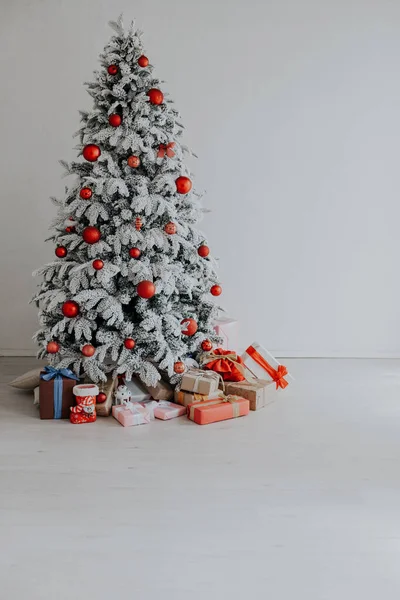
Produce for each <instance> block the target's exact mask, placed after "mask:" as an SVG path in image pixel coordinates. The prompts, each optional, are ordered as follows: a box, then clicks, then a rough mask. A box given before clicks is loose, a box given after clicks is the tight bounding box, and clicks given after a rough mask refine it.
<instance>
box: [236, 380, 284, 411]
mask: <svg viewBox="0 0 400 600" xmlns="http://www.w3.org/2000/svg"><path fill="white" fill-rule="evenodd" d="M272 384H273V382H272V381H271V380H269V381H267V380H264V379H250V380H249V381H227V382H226V383H225V392H226V393H227V394H233V395H235V396H241V397H242V398H246V400H248V401H249V403H250V410H259V409H260V408H264V406H267V404H270V403H271V402H273V401H274V399H275V398H274V394H273V393H272V390H271V386H272Z"/></svg>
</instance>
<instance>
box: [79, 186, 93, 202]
mask: <svg viewBox="0 0 400 600" xmlns="http://www.w3.org/2000/svg"><path fill="white" fill-rule="evenodd" d="M79 195H80V197H81V198H82V199H83V200H90V198H91V197H92V195H93V192H92V190H91V189H90V188H89V187H84V188H82V189H81V191H80V192H79Z"/></svg>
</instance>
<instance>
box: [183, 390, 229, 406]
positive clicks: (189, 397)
mask: <svg viewBox="0 0 400 600" xmlns="http://www.w3.org/2000/svg"><path fill="white" fill-rule="evenodd" d="M223 395H224V393H223V392H222V391H219V390H217V391H216V392H213V393H212V394H209V395H207V394H195V393H193V392H185V391H184V390H175V402H177V404H182V406H189V404H195V403H196V402H205V401H206V400H212V399H215V398H221V397H222V396H223Z"/></svg>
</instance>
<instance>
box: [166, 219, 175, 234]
mask: <svg viewBox="0 0 400 600" xmlns="http://www.w3.org/2000/svg"><path fill="white" fill-rule="evenodd" d="M164 231H165V233H168V234H169V235H174V233H176V231H177V229H176V225H175V223H173V222H172V221H170V222H169V223H167V224H166V226H165V227H164Z"/></svg>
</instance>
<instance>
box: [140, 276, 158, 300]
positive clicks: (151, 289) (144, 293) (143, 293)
mask: <svg viewBox="0 0 400 600" xmlns="http://www.w3.org/2000/svg"><path fill="white" fill-rule="evenodd" d="M136 291H137V293H138V296H140V297H141V298H146V299H148V298H152V297H153V296H154V294H155V293H156V286H155V285H154V283H153V282H152V281H148V280H147V279H145V280H144V281H141V282H140V283H139V284H138V286H137V288H136Z"/></svg>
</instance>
